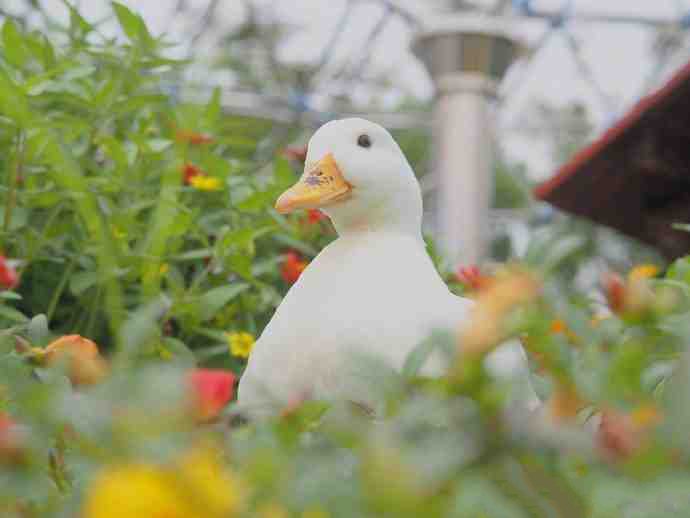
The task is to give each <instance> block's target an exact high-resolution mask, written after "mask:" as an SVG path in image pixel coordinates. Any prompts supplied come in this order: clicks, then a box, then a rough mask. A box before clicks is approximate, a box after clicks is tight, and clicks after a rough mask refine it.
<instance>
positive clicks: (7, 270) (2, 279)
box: [0, 255, 19, 290]
mask: <svg viewBox="0 0 690 518" xmlns="http://www.w3.org/2000/svg"><path fill="white" fill-rule="evenodd" d="M18 284H19V275H17V270H15V269H14V268H13V267H12V266H11V265H10V264H9V263H8V262H7V258H6V257H5V256H4V255H0V285H2V286H4V287H5V288H7V289H10V290H11V289H13V288H16V287H17V285H18Z"/></svg>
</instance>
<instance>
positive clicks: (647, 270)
mask: <svg viewBox="0 0 690 518" xmlns="http://www.w3.org/2000/svg"><path fill="white" fill-rule="evenodd" d="M657 275H659V267H658V266H655V265H653V264H641V265H638V266H635V268H633V269H632V270H630V271H629V272H628V281H629V282H633V281H638V280H641V279H651V278H653V277H656V276H657Z"/></svg>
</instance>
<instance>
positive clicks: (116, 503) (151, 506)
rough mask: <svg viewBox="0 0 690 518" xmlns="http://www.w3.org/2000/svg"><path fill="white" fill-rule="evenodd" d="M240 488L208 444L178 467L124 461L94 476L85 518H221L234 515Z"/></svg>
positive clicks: (240, 502) (84, 514) (85, 505)
mask: <svg viewBox="0 0 690 518" xmlns="http://www.w3.org/2000/svg"><path fill="white" fill-rule="evenodd" d="M243 496H244V486H243V485H242V484H241V482H239V481H238V480H237V479H236V478H235V477H234V475H232V474H231V473H229V472H228V471H227V470H224V469H223V467H222V466H221V465H220V463H219V461H218V455H217V453H216V452H215V450H213V449H211V448H203V449H199V450H196V451H193V452H192V453H190V454H188V455H187V456H186V457H185V458H183V459H182V460H181V462H179V463H178V464H177V465H173V466H168V467H161V466H155V465H149V464H138V463H137V464H127V465H123V466H119V467H113V468H110V469H108V470H106V471H105V472H103V473H101V475H100V476H98V477H97V478H96V479H95V480H94V481H93V483H92V484H91V486H90V487H89V490H88V493H87V496H86V501H85V503H84V509H83V514H82V516H83V518H119V517H120V516H132V517H134V516H141V517H144V516H145V517H147V518H221V517H226V516H234V514H235V513H236V512H237V510H238V509H239V507H240V506H241V504H242V500H243Z"/></svg>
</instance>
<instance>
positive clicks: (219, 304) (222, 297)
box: [199, 282, 249, 322]
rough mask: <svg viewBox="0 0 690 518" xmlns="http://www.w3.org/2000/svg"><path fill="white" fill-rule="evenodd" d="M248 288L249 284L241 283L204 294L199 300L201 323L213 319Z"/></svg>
mask: <svg viewBox="0 0 690 518" xmlns="http://www.w3.org/2000/svg"><path fill="white" fill-rule="evenodd" d="M248 288H249V284H246V283H243V282H241V283H234V284H230V285H228V286H221V287H219V288H214V289H212V290H210V291H207V292H206V293H204V295H202V296H201V298H200V299H199V311H200V315H201V321H202V322H205V321H206V320H210V319H211V318H213V317H214V315H215V314H216V313H218V311H220V310H221V309H222V308H223V307H224V306H225V305H226V304H228V303H229V302H230V301H231V300H232V299H234V298H235V297H237V296H238V295H239V294H240V293H243V292H245V291H247V289H248Z"/></svg>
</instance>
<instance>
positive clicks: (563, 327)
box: [551, 318, 580, 344]
mask: <svg viewBox="0 0 690 518" xmlns="http://www.w3.org/2000/svg"><path fill="white" fill-rule="evenodd" d="M551 332H552V333H553V334H555V335H564V336H565V337H566V338H567V339H568V341H570V342H571V343H573V344H577V343H578V342H579V341H580V339H579V338H578V336H577V335H576V334H575V333H574V332H573V331H572V329H570V328H569V327H568V324H566V323H565V322H564V321H563V320H561V319H560V318H557V319H555V320H553V321H552V322H551Z"/></svg>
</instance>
